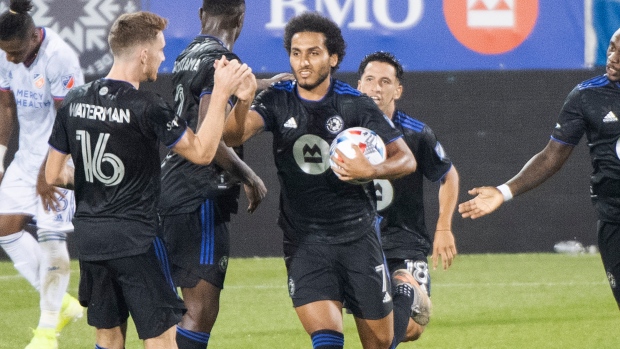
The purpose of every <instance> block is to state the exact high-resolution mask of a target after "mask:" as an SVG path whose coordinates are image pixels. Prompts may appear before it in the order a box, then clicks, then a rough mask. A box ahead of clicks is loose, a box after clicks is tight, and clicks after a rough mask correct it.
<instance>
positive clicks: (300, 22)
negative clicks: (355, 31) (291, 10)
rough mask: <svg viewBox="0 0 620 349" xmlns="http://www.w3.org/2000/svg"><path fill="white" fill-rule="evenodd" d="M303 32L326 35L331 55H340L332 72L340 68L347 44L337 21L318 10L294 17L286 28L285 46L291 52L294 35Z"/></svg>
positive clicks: (326, 43)
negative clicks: (317, 11) (322, 14)
mask: <svg viewBox="0 0 620 349" xmlns="http://www.w3.org/2000/svg"><path fill="white" fill-rule="evenodd" d="M301 32H313V33H322V34H323V35H324V36H325V47H326V48H327V53H329V55H330V56H331V55H333V54H336V55H338V63H336V66H335V67H333V68H332V73H333V72H335V71H336V70H337V69H338V66H339V65H340V62H342V59H343V58H344V55H345V53H346V52H345V50H346V47H347V44H346V43H345V42H344V38H343V37H342V32H341V31H340V28H339V27H338V25H337V24H336V23H334V22H333V21H332V20H330V19H329V18H326V17H323V16H321V15H320V14H318V13H316V12H304V13H302V14H301V15H299V16H296V17H293V18H292V19H291V20H290V21H289V22H288V23H287V24H286V27H285V28H284V48H285V49H286V52H288V54H289V55H290V54H291V40H292V38H293V35H295V34H297V33H301Z"/></svg>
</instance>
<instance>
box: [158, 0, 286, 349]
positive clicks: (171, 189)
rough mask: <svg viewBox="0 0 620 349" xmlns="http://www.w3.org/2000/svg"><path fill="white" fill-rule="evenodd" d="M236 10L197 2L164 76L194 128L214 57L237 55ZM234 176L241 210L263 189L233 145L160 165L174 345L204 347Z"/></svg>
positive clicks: (239, 11)
mask: <svg viewBox="0 0 620 349" xmlns="http://www.w3.org/2000/svg"><path fill="white" fill-rule="evenodd" d="M244 15H245V1H244V0H203V1H202V7H201V8H200V10H199V16H200V22H201V32H200V34H199V35H198V36H197V37H196V38H195V39H194V41H192V42H191V43H190V44H189V45H188V47H187V48H186V49H185V50H184V51H183V52H182V53H181V54H180V55H179V56H178V57H177V59H176V61H175V65H174V70H173V78H172V80H173V85H174V96H175V110H176V111H177V113H178V115H179V116H180V117H181V118H183V119H184V120H185V121H187V124H188V125H189V126H190V128H192V130H196V129H197V128H198V129H200V124H201V123H202V120H201V119H200V118H199V111H200V110H204V109H206V108H208V105H209V100H210V95H211V93H212V91H213V73H214V68H213V63H214V62H215V60H217V59H219V58H220V57H221V56H222V55H224V56H226V58H227V59H228V60H235V59H236V60H239V58H238V57H237V56H236V55H235V54H233V53H232V52H231V51H232V48H233V45H234V43H235V41H236V40H237V38H238V37H239V34H240V33H241V28H242V26H243V19H244ZM286 76H287V75H280V76H276V77H274V80H275V79H278V78H283V77H286ZM270 82H271V81H264V82H263V83H264V84H269V83H270ZM233 104H234V101H233V100H231V103H230V105H231V106H232V105H233ZM240 150H241V149H240ZM239 180H240V181H241V182H242V183H243V186H244V188H245V193H246V196H247V197H248V201H249V207H248V211H249V212H253V211H254V210H255V209H256V208H257V206H258V205H259V203H260V202H261V200H262V199H263V198H264V196H265V194H266V192H267V189H266V188H265V185H264V184H263V181H262V180H261V179H260V178H259V177H258V176H257V175H256V174H255V173H254V171H252V169H251V168H250V167H248V166H247V165H246V164H245V163H244V162H243V161H242V160H241V159H240V157H239V156H238V155H237V153H236V152H235V150H233V149H232V148H229V147H227V146H226V145H225V144H224V143H223V142H221V144H220V146H219V149H218V151H217V153H216V155H215V158H214V161H213V164H211V165H209V166H200V165H196V164H193V163H191V162H189V161H187V160H186V159H185V158H183V157H182V156H179V154H177V153H176V152H174V151H172V152H170V154H169V155H168V156H167V157H166V159H165V160H164V162H163V164H162V195H161V200H160V205H159V214H160V217H161V221H162V233H163V239H164V242H165V244H166V247H167V249H168V251H169V259H170V264H171V269H172V270H171V271H172V278H173V280H174V283H175V285H176V286H178V287H180V288H181V292H182V294H183V300H184V302H185V306H186V307H187V313H185V315H184V316H183V319H182V320H181V323H180V324H179V326H178V327H177V344H178V346H179V348H180V349H193V348H203V349H204V348H206V347H207V345H208V341H209V338H210V334H211V330H212V328H213V325H214V324H215V321H216V319H217V316H218V312H219V302H220V293H221V291H222V288H223V287H224V279H225V277H226V269H227V264H228V256H229V251H230V238H229V232H228V227H227V222H229V221H230V216H231V213H236V212H237V205H238V202H237V199H238V196H239V190H240V186H239V184H238V181H239Z"/></svg>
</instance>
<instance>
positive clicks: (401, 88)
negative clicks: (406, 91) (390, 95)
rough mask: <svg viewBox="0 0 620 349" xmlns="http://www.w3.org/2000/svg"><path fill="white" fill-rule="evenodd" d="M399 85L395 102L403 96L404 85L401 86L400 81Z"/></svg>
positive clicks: (395, 92)
mask: <svg viewBox="0 0 620 349" xmlns="http://www.w3.org/2000/svg"><path fill="white" fill-rule="evenodd" d="M397 83H398V87H397V88H396V91H394V99H395V100H398V99H400V96H402V94H403V85H401V84H400V81H398V82H397Z"/></svg>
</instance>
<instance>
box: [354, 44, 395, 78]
mask: <svg viewBox="0 0 620 349" xmlns="http://www.w3.org/2000/svg"><path fill="white" fill-rule="evenodd" d="M370 62H383V63H387V64H389V65H391V66H392V67H394V70H395V71H396V78H397V79H398V81H400V82H401V83H402V82H403V79H404V78H405V72H404V70H403V65H402V64H400V61H399V60H398V59H396V57H395V56H394V55H393V54H391V53H390V52H385V51H377V52H373V53H370V54H367V55H366V56H365V57H364V59H362V62H361V63H360V66H359V68H358V69H357V77H358V79H361V78H362V75H364V70H366V66H367V65H368V63H370Z"/></svg>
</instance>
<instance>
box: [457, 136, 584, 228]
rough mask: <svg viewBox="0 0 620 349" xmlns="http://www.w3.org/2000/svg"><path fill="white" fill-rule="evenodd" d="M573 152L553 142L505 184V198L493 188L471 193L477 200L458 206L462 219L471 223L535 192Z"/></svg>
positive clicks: (568, 146) (474, 190)
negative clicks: (466, 219) (522, 196)
mask: <svg viewBox="0 0 620 349" xmlns="http://www.w3.org/2000/svg"><path fill="white" fill-rule="evenodd" d="M573 149H574V147H573V146H571V145H566V144H562V143H559V142H556V141H554V140H550V141H549V143H547V146H546V147H545V149H543V150H542V151H541V152H540V153H538V154H536V155H534V157H532V158H531V159H530V161H528V162H527V163H526V164H525V166H523V168H522V169H521V171H520V172H519V173H518V174H517V175H516V176H514V177H512V179H510V180H509V181H508V182H506V184H505V186H504V187H503V189H504V190H505V191H506V193H504V194H503V193H502V192H501V191H500V190H499V189H498V188H494V187H479V188H473V189H471V190H470V191H468V193H469V194H470V195H476V197H475V198H473V199H471V200H469V201H466V202H464V203H461V204H460V205H459V212H460V213H461V216H462V217H463V218H471V219H476V218H479V217H482V216H485V215H487V214H489V213H491V212H493V211H495V210H496V209H497V208H499V207H500V206H501V205H502V204H503V203H504V202H505V201H507V200H509V199H510V198H511V197H512V196H517V195H520V194H522V193H525V192H526V191H529V190H532V189H534V188H536V187H537V186H539V185H540V184H542V183H543V182H545V181H546V180H547V179H549V178H551V176H553V175H554V174H555V173H556V172H558V170H560V168H562V166H563V165H564V163H565V162H566V160H567V159H568V157H569V156H570V154H571V153H572V151H573ZM500 187H502V186H500Z"/></svg>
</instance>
